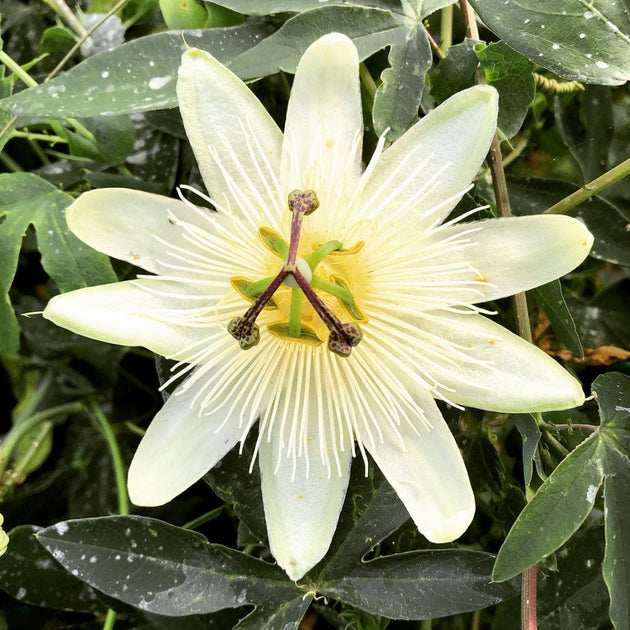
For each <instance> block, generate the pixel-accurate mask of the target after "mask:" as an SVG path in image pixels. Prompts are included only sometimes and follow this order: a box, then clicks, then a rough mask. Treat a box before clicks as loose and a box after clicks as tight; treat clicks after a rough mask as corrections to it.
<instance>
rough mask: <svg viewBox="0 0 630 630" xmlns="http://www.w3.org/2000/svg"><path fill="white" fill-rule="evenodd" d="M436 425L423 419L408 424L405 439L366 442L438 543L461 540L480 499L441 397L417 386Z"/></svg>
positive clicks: (425, 532) (416, 394)
mask: <svg viewBox="0 0 630 630" xmlns="http://www.w3.org/2000/svg"><path fill="white" fill-rule="evenodd" d="M411 394H412V396H413V398H414V399H415V401H416V403H417V404H418V405H419V407H421V408H422V410H423V411H424V415H425V418H426V420H428V421H429V422H430V423H431V425H432V428H427V426H426V424H425V423H424V422H421V421H420V420H419V421H418V423H417V426H415V427H411V426H409V424H407V423H402V424H401V426H400V427H399V428H398V431H399V434H400V438H399V437H397V436H396V435H394V434H393V433H391V432H383V442H382V443H380V444H377V445H376V446H375V447H372V446H369V444H368V443H367V442H366V447H367V448H368V450H369V451H370V454H371V455H372V457H373V458H374V461H375V462H376V464H377V465H378V467H379V468H380V469H381V471H382V472H383V474H384V475H385V477H386V478H387V480H388V481H389V483H390V484H391V485H392V487H393V488H394V490H396V493H397V494H398V496H399V497H400V499H401V501H402V502H403V503H404V504H405V507H406V508H407V510H408V511H409V514H410V516H411V518H412V519H413V521H414V523H415V524H416V526H417V528H418V530H419V531H420V533H422V534H423V535H424V536H425V537H426V538H427V539H428V540H430V541H431V542H434V543H443V542H449V541H451V540H455V539H456V538H458V537H459V536H461V535H462V534H463V533H464V532H465V531H466V529H467V528H468V526H469V525H470V522H471V521H472V518H473V515H474V513H475V499H474V495H473V492H472V488H471V486H470V482H469V480H468V473H467V472H466V467H465V466H464V462H463V460H462V456H461V453H460V452H459V448H458V446H457V443H456V442H455V439H454V438H453V436H452V434H451V432H450V431H449V429H448V427H447V425H446V422H444V419H443V418H442V415H441V414H440V411H439V409H438V408H437V405H436V404H435V401H434V400H433V398H431V396H430V395H429V394H428V393H427V392H426V391H425V390H423V389H422V388H418V387H416V388H415V390H412V391H411Z"/></svg>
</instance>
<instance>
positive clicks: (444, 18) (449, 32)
mask: <svg viewBox="0 0 630 630" xmlns="http://www.w3.org/2000/svg"><path fill="white" fill-rule="evenodd" d="M452 45H453V5H452V4H449V5H448V6H447V7H444V8H443V9H442V10H441V11H440V51H441V52H442V53H444V54H445V53H446V51H447V50H448V49H449V48H450V47H451V46H452Z"/></svg>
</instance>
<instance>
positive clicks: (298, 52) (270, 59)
mask: <svg viewBox="0 0 630 630" xmlns="http://www.w3.org/2000/svg"><path fill="white" fill-rule="evenodd" d="M407 30H408V26H407V21H406V18H404V16H401V15H397V14H394V13H392V12H391V11H383V10H382V9H373V8H367V7H355V6H345V5H344V6H325V7H320V8H318V9H312V10H310V11H305V12H304V13H298V14H297V15H296V16H294V17H292V18H291V19H289V20H287V22H285V23H284V25H283V26H282V27H281V28H280V29H279V30H278V31H277V32H276V33H274V34H273V35H271V36H270V37H268V38H267V39H265V40H264V41H262V42H261V43H260V44H258V45H257V46H254V48H252V49H251V50H248V51H247V52H245V53H243V54H242V55H240V56H239V57H237V58H236V59H235V60H234V61H233V62H231V63H230V64H229V67H230V69H231V70H232V71H233V72H235V73H236V74H238V75H239V76H240V77H244V78H254V77H262V76H267V75H269V74H273V73H274V72H278V70H285V71H286V72H295V68H296V66H297V63H298V61H299V60H300V57H301V56H302V54H303V53H304V51H305V50H306V49H307V48H308V46H309V45H310V44H312V43H313V42H314V41H315V40H316V39H318V38H319V37H321V36H322V35H326V34H327V33H330V32H333V31H336V32H341V33H344V34H345V35H347V36H348V37H350V38H351V39H353V40H354V43H355V44H356V46H357V49H358V51H359V57H360V59H365V58H366V57H369V56H370V55H372V54H373V53H375V52H376V51H377V50H381V49H382V48H385V46H389V45H390V44H392V42H396V41H398V39H399V38H400V37H401V36H404V33H405V32H406V31H407ZM0 105H2V102H0Z"/></svg>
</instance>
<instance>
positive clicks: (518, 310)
mask: <svg viewBox="0 0 630 630" xmlns="http://www.w3.org/2000/svg"><path fill="white" fill-rule="evenodd" d="M460 7H461V10H462V14H463V16H464V21H465V22H466V34H467V36H468V37H470V38H472V39H477V40H478V39H479V30H478V28H477V19H476V16H475V12H474V10H473V9H472V7H471V6H470V4H469V3H468V0H460ZM488 162H489V164H490V172H491V173H492V185H493V187H494V195H495V198H496V203H497V209H498V211H499V215H500V216H502V217H510V216H512V211H511V209H510V197H509V194H508V189H507V182H506V180H505V171H504V170H503V159H502V157H501V146H500V143H499V137H498V135H497V134H496V133H495V134H494V138H493V139H492V144H491V146H490V152H489V153H488ZM512 302H513V304H514V312H515V314H516V327H517V330H518V334H519V335H520V336H521V337H523V339H526V340H527V341H529V342H530V343H531V341H532V332H531V327H530V324H529V311H528V309H527V299H526V297H525V294H524V293H518V294H516V295H515V296H514V297H513V298H512ZM521 584H522V586H521V628H522V630H537V628H538V622H537V614H536V596H537V574H536V565H534V566H532V567H529V569H527V570H525V571H524V572H523V573H522V576H521Z"/></svg>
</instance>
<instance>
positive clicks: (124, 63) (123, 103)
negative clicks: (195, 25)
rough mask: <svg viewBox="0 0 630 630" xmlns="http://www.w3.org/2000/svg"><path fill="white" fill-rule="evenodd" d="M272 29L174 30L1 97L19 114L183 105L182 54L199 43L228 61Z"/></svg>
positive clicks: (113, 111)
mask: <svg viewBox="0 0 630 630" xmlns="http://www.w3.org/2000/svg"><path fill="white" fill-rule="evenodd" d="M271 31H272V29H271V28H270V27H269V26H266V25H263V24H261V23H259V22H252V23H248V24H244V25H242V26H234V27H227V28H213V29H205V30H202V29H197V30H191V31H168V32H166V33H155V34H153V35H147V36H146V37H141V38H139V39H135V40H132V41H130V42H127V43H125V44H123V45H122V46H118V47H117V48H115V49H114V50H110V51H107V52H103V53H100V54H98V55H94V56H93V57H89V58H88V59H86V60H85V61H83V62H82V63H80V64H79V65H77V66H75V67H74V68H72V69H70V70H68V71H67V72H64V73H63V74H61V75H59V76H57V77H55V78H54V79H52V80H51V81H48V82H47V83H44V84H41V85H39V86H37V87H34V88H30V89H28V90H24V91H22V92H19V93H18V94H15V95H13V96H11V97H10V98H6V99H3V100H2V101H0V107H1V108H2V109H3V110H5V111H7V112H10V113H11V114H15V115H17V116H29V117H31V116H50V117H53V118H59V117H66V116H98V115H114V114H127V113H132V112H146V111H151V110H156V109H166V108H171V107H176V106H177V95H176V93H175V85H176V78H177V69H178V68H179V65H180V62H181V58H182V53H183V52H184V51H185V50H186V49H187V47H193V46H194V47H197V48H201V49H203V50H207V51H208V52H210V53H212V54H213V55H214V56H215V57H216V58H217V59H218V60H219V61H221V62H222V63H228V62H229V61H231V60H232V59H234V57H236V56H237V55H240V54H241V53H242V52H243V51H245V50H247V49H249V48H251V47H252V46H255V45H256V44H257V43H258V42H259V41H260V40H261V39H263V38H264V37H266V36H267V35H269V33H270V32H271Z"/></svg>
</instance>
